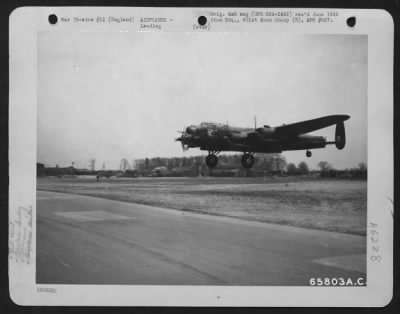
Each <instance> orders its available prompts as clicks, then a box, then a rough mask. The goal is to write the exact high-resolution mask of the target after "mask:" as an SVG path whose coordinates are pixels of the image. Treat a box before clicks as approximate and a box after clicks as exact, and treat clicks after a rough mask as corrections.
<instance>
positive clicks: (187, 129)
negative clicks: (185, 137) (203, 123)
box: [186, 125, 196, 134]
mask: <svg viewBox="0 0 400 314" xmlns="http://www.w3.org/2000/svg"><path fill="white" fill-rule="evenodd" d="M195 132H196V128H195V127H194V126H193V125H191V126H188V127H187V128H186V133H188V134H194V133H195Z"/></svg>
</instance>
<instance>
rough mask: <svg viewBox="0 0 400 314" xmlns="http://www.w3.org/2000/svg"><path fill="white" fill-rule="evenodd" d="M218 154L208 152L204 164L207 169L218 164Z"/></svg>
mask: <svg viewBox="0 0 400 314" xmlns="http://www.w3.org/2000/svg"><path fill="white" fill-rule="evenodd" d="M218 154H219V152H217V151H216V152H214V151H209V152H208V156H207V157H206V164H207V166H208V167H209V168H214V167H215V166H216V165H217V164H218V157H217V155H218Z"/></svg>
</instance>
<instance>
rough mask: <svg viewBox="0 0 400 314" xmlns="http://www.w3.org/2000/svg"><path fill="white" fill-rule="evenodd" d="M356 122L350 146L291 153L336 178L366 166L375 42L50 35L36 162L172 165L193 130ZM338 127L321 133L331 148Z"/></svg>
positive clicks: (41, 47) (42, 68)
mask: <svg viewBox="0 0 400 314" xmlns="http://www.w3.org/2000/svg"><path fill="white" fill-rule="evenodd" d="M331 114H348V115H350V116H351V118H350V120H348V121H346V123H345V124H346V133H347V145H346V147H345V149H344V150H342V151H339V150H337V149H336V148H335V147H334V146H329V147H328V148H326V149H318V150H314V151H313V157H312V158H306V157H305V152H304V151H299V152H284V153H283V155H284V156H286V158H287V161H288V162H294V163H296V164H297V163H299V162H300V161H302V160H305V161H307V163H308V164H309V165H310V166H311V167H312V168H315V167H316V165H317V163H318V162H319V161H322V160H324V161H328V162H329V163H331V164H332V165H333V166H335V167H336V168H346V167H354V166H357V165H358V163H359V162H366V161H367V37H366V36H355V35H288V34H278V33H276V34H275V33H256V34H255V33H251V34H248V33H158V32H155V33H135V32H112V33H111V32H108V33H103V32H82V33H78V32H71V33H64V34H63V35H61V34H60V32H42V33H40V34H39V37H38V151H37V156H38V162H43V163H45V164H47V165H55V164H59V165H60V166H67V165H71V162H75V166H76V167H80V168H86V167H88V164H89V162H88V161H89V159H91V158H96V160H97V168H99V167H101V165H102V163H103V162H104V163H105V164H106V167H107V168H108V169H111V168H118V167H119V163H120V160H121V158H127V159H128V160H129V161H131V160H132V159H136V158H144V157H158V156H160V157H173V156H191V155H199V154H207V153H206V152H203V151H200V150H198V149H190V150H189V151H187V152H185V153H183V152H182V149H181V146H180V143H179V142H174V138H176V137H178V136H179V134H178V133H177V132H176V131H178V130H182V129H183V128H184V127H185V126H188V125H190V124H199V123H200V122H201V121H215V122H224V123H225V122H227V121H228V122H229V124H230V125H234V126H244V127H251V126H253V117H254V116H255V115H256V116H257V122H258V124H259V126H261V125H262V124H268V125H271V126H277V125H281V124H283V123H285V124H289V123H293V122H297V121H301V120H307V119H312V118H317V117H320V116H324V115H331ZM334 130H335V127H334V126H332V127H329V128H326V129H323V130H319V131H317V132H315V133H314V134H317V135H323V136H327V137H328V140H329V139H332V140H333V138H334V132H335V131H334Z"/></svg>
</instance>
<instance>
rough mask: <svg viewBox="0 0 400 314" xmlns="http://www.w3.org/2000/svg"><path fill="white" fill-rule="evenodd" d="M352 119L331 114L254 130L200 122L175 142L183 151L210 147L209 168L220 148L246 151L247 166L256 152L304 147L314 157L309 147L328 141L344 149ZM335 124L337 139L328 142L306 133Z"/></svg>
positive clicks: (208, 148) (245, 163)
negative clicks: (347, 130) (348, 126)
mask: <svg viewBox="0 0 400 314" xmlns="http://www.w3.org/2000/svg"><path fill="white" fill-rule="evenodd" d="M349 118H350V116H348V115H331V116H326V117H321V118H317V119H312V120H307V121H302V122H297V123H293V124H287V125H285V124H284V125H281V126H277V127H270V126H268V125H264V126H263V127H260V128H257V127H256V126H254V129H253V128H240V127H232V126H229V125H228V124H221V123H213V122H202V123H201V124H200V125H191V126H188V127H187V128H186V130H185V131H183V132H181V133H182V135H181V136H180V137H179V138H177V139H176V141H180V142H181V144H182V148H183V149H184V150H187V149H189V148H191V147H199V148H200V149H201V150H207V151H208V156H207V157H206V164H207V166H208V167H210V168H214V167H215V166H216V165H217V163H218V157H217V156H218V154H219V153H220V152H221V151H236V152H243V157H242V160H241V161H242V165H243V167H244V168H251V167H252V166H253V164H254V156H253V154H254V153H281V152H282V151H286V150H303V149H305V150H307V151H306V156H307V157H311V151H309V150H310V149H315V148H324V147H325V146H326V145H328V144H335V145H336V147H337V148H338V149H343V148H344V146H345V144H346V136H345V129H344V121H346V120H347V119H349ZM334 124H336V131H335V140H334V141H327V140H326V137H323V136H313V135H306V133H310V132H312V131H315V130H319V129H323V128H326V127H328V126H330V125H334Z"/></svg>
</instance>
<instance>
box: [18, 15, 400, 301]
mask: <svg viewBox="0 0 400 314" xmlns="http://www.w3.org/2000/svg"><path fill="white" fill-rule="evenodd" d="M153 10H154V12H152V11H151V9H148V10H147V11H146V10H144V11H143V13H137V14H136V11H133V12H134V13H132V14H129V13H128V12H125V14H124V15H120V16H116V15H115V17H112V18H111V17H110V16H107V15H101V14H98V13H96V14H93V15H92V16H89V15H88V14H86V15H85V14H77V13H75V11H73V13H65V14H64V13H63V12H62V11H59V13H58V14H56V12H55V14H56V15H54V16H51V15H49V18H48V21H46V22H47V23H48V24H49V25H48V26H46V27H38V31H37V33H36V34H37V36H36V38H35V41H36V51H35V77H36V84H35V97H36V99H35V103H36V107H35V108H36V109H35V116H34V120H35V122H34V124H33V125H34V129H33V130H31V131H30V132H32V133H34V135H32V136H33V137H35V138H36V142H35V148H36V149H35V150H34V151H33V152H31V154H35V156H34V159H35V160H34V165H35V174H36V175H35V177H34V187H35V189H34V193H36V199H35V202H34V203H33V204H31V205H32V206H33V207H29V208H31V209H26V208H22V207H19V209H18V211H17V214H16V215H17V217H20V219H24V218H23V217H28V216H29V214H32V210H33V211H34V213H35V214H34V217H35V219H34V220H33V225H34V227H33V229H34V233H35V237H34V238H33V239H32V241H34V242H35V243H34V254H32V258H31V259H30V261H32V260H33V265H34V275H33V276H34V279H33V281H34V284H35V285H37V287H38V288H37V292H46V291H47V290H46V289H48V291H47V292H50V293H52V292H53V293H56V291H57V287H62V286H64V287H66V286H68V285H77V286H80V285H83V286H85V287H89V286H107V287H111V288H112V287H114V286H115V287H116V286H123V287H130V286H140V287H153V286H157V287H161V288H162V287H169V286H179V287H182V288H183V289H184V288H185V287H188V288H189V289H191V288H193V287H194V288H196V287H199V288H201V287H208V286H212V287H214V288H218V287H222V288H223V287H227V288H229V287H232V288H240V287H243V288H245V287H249V286H253V287H308V288H310V287H314V288H315V289H319V288H321V287H324V288H325V287H329V288H333V287H336V288H342V289H349V288H351V289H353V290H357V289H366V288H367V287H368V286H369V284H370V282H373V281H372V280H371V281H370V275H371V273H370V269H373V268H368V269H369V270H368V274H367V265H368V263H371V261H372V262H375V263H379V262H380V259H382V258H383V257H382V256H381V255H379V254H375V255H372V256H373V258H371V252H370V250H371V245H370V243H369V238H370V237H371V236H373V237H376V240H377V241H379V238H378V235H379V232H381V230H382V229H381V228H385V227H384V226H382V225H380V224H378V223H377V222H371V220H369V219H368V217H372V216H371V209H370V205H369V202H371V196H370V193H371V191H370V189H371V181H370V180H371V173H372V175H373V176H374V175H375V176H376V170H374V169H377V167H378V165H379V162H377V158H375V157H374V156H372V157H371V156H370V153H371V150H374V151H375V153H374V154H377V153H378V152H377V150H376V149H375V148H374V147H375V146H372V147H371V146H370V145H374V144H371V136H373V135H371V133H373V130H372V129H371V128H372V127H373V126H371V125H370V124H369V121H370V120H371V104H370V103H371V102H373V101H374V99H375V97H376V96H375V95H373V94H371V91H370V89H369V84H370V82H371V77H370V76H371V75H373V76H374V75H375V74H374V72H371V67H370V66H371V63H369V62H371V61H370V60H371V59H372V60H373V57H371V55H370V46H369V41H370V40H371V39H370V38H369V36H368V33H367V32H357V31H355V32H353V33H351V32H350V33H349V32H347V29H351V28H352V27H353V26H354V25H353V26H352V24H351V22H349V21H348V20H347V21H348V22H347V25H344V26H343V27H346V29H345V30H346V32H345V31H340V32H329V31H327V32H299V31H292V32H291V31H287V30H286V28H284V27H282V29H280V28H279V25H280V23H282V24H283V25H285V23H292V24H293V23H295V22H296V21H297V20H296V19H297V18H298V19H302V20H303V22H302V23H305V24H307V23H308V24H307V25H312V24H313V23H315V25H313V26H315V27H317V26H318V25H322V26H321V27H324V25H325V24H324V23H326V24H329V23H333V21H336V20H335V19H336V18H337V19H338V18H339V16H340V18H341V20H343V21H346V19H345V18H344V17H345V15H343V13H342V12H341V13H340V14H339V13H338V12H336V11H335V10H325V11H323V13H318V14H315V13H314V14H313V13H312V12H311V13H310V12H308V14H307V13H304V14H303V13H302V14H301V15H300V14H296V11H293V12H292V11H290V10H266V9H265V10H262V9H254V10H252V9H243V10H236V9H231V10H229V9H224V10H220V11H218V10H210V11H201V12H205V13H203V14H201V16H200V17H198V16H197V15H199V14H197V12H199V11H195V10H194V13H192V12H191V13H190V14H189V15H191V20H192V22H190V23H189V28H188V29H186V28H185V27H182V29H181V30H176V31H175V30H174V31H168V29H167V28H168V24H171V23H174V22H175V19H176V15H171V16H169V15H168V14H169V13H168V12H171V10H173V9H169V10H170V11H162V9H158V11H157V10H156V9H153ZM176 10H178V9H176ZM343 11H345V10H343ZM46 12H50V11H46ZM78 12H79V11H78ZM196 14H197V15H196ZM47 15H48V14H47ZM47 15H45V14H42V16H47ZM113 16H114V15H113ZM172 16H174V17H172ZM178 16H179V15H178ZM197 17H198V18H197ZM118 19H119V20H118ZM286 19H287V22H285V21H286ZM318 19H321V20H320V22H318ZM189 20H190V18H189ZM236 21H237V22H236ZM96 23H98V24H101V23H114V24H118V25H121V27H122V28H123V30H121V31H116V30H115V27H114V28H112V29H107V28H104V27H103V28H102V29H100V30H96V28H95V27H94V28H93V26H92V25H96ZM235 23H236V24H238V25H239V24H240V25H243V27H244V28H243V30H239V31H238V30H237V28H235V29H234V30H232V31H230V29H229V27H230V25H231V24H233V25H234V27H238V26H237V25H236V24H235ZM250 23H257V27H258V28H257V30H254V31H253V29H250V30H249V28H246V27H247V26H246V25H249V24H250ZM269 23H270V24H272V23H274V25H275V26H274V27H275V28H274V29H273V30H272V31H263V27H264V28H268V25H269ZM317 23H320V24H317ZM72 24H73V25H74V26H75V25H79V26H77V27H76V28H70V27H69V25H72ZM87 24H89V25H90V26H89V27H88V29H85V25H87ZM114 24H113V25H114ZM131 24H132V25H133V24H134V25H135V27H136V28H138V29H135V30H129V27H131ZM182 24H183V22H182ZM192 24H193V26H192ZM122 25H124V26H122ZM126 25H128V26H126ZM216 25H223V27H222V26H218V27H221V28H222V30H220V31H217V30H215V29H216V27H217V26H216ZM286 26H287V25H286ZM124 27H125V28H124ZM213 27H214V29H213ZM292 27H295V25H294V26H292ZM310 27H311V26H310ZM225 28H226V29H225ZM166 29H167V30H166ZM224 30H225V31H224ZM371 73H372V74H371ZM371 95H372V96H371ZM371 98H372V100H371ZM373 110H376V109H373ZM389 113H390V112H389ZM380 132H384V131H382V130H381V131H380ZM384 160H385V159H382V162H383V163H385V161H384ZM386 166H389V165H387V164H386ZM386 166H385V165H382V167H383V168H385V167H386ZM370 169H372V170H370ZM384 171H385V170H384ZM389 171H390V170H389ZM373 182H375V181H373ZM390 193H391V192H390V191H387V192H386V194H385V195H388V197H387V198H386V199H385V200H384V202H388V203H387V204H390V201H391V200H392V199H390V197H389V196H390V195H391V194H390ZM385 204H386V203H385ZM391 204H392V203H391ZM388 206H390V205H388ZM32 208H34V209H32ZM388 208H389V207H388ZM26 213H28V214H27V215H28V216H26ZM390 214H392V215H393V213H390V211H389V210H386V209H385V212H384V215H387V216H388V217H389V216H390ZM21 217H22V218H21ZM25 219H27V218H25ZM385 219H389V221H390V218H385ZM17 227H18V224H17ZM371 230H372V232H373V231H374V230H375V232H376V233H374V232H373V234H371ZM388 230H389V229H388ZM23 237H24V239H25V237H26V235H25V234H24V235H23ZM17 242H18V241H17ZM376 247H377V245H376ZM372 250H376V251H377V250H379V248H377V249H376V248H375V249H373V248H372ZM17 257H18V256H17ZM41 287H42V288H41ZM41 289H42V290H41ZM52 289H54V290H52ZM342 291H343V290H342ZM360 291H361V290H360ZM357 293H358V292H357ZM360 294H362V292H360Z"/></svg>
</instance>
